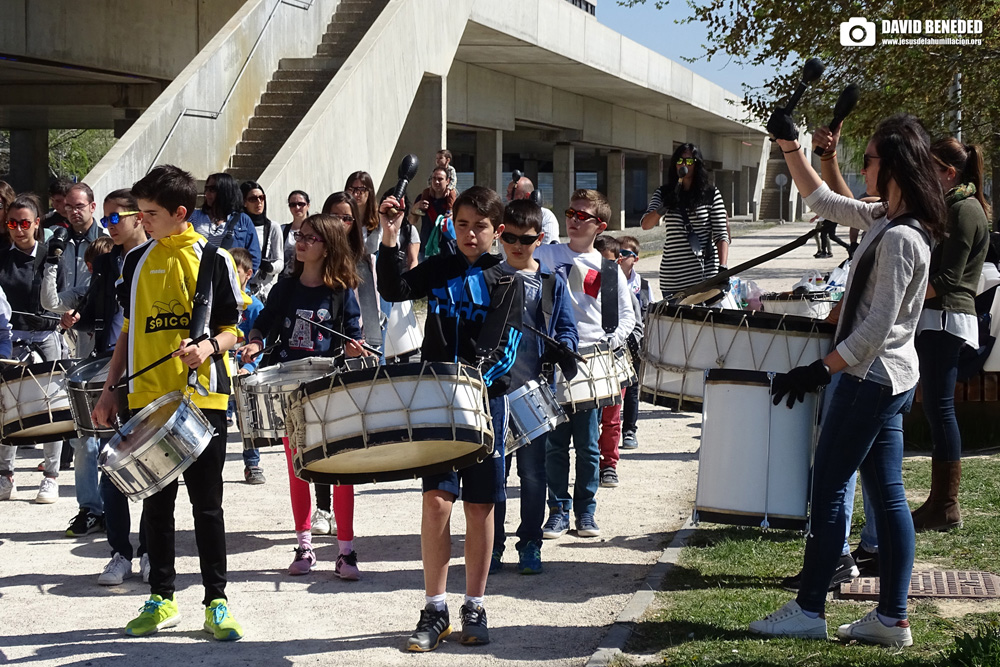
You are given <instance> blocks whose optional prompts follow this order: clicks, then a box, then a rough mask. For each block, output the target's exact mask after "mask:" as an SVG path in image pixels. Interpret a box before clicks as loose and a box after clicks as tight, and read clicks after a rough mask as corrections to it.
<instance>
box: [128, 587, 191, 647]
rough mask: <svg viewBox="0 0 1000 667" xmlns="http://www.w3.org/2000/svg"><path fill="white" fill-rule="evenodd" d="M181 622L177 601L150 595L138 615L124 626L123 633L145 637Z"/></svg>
mask: <svg viewBox="0 0 1000 667" xmlns="http://www.w3.org/2000/svg"><path fill="white" fill-rule="evenodd" d="M180 622H181V614H180V612H179V611H177V603H176V602H174V601H173V600H164V599H163V598H161V597H160V596H159V595H151V596H150V597H149V599H148V600H146V604H144V605H142V609H140V610H139V615H138V616H136V617H135V618H133V619H132V620H131V621H129V624H128V625H126V626H125V634H127V635H129V636H131V637H145V636H146V635H151V634H153V633H155V632H156V631H157V630H162V629H163V628H172V627H174V626H175V625H177V624H178V623H180Z"/></svg>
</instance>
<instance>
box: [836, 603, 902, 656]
mask: <svg viewBox="0 0 1000 667" xmlns="http://www.w3.org/2000/svg"><path fill="white" fill-rule="evenodd" d="M837 636H838V637H840V638H841V639H846V640H848V641H849V640H851V639H856V640H858V641H859V642H868V643H870V644H882V645H883V646H893V647H895V648H903V647H904V646H913V634H912V633H911V632H910V622H909V621H908V620H906V619H905V618H904V619H902V620H900V621H897V622H896V625H894V626H892V627H891V628H889V627H886V625H885V624H884V623H883V622H882V621H880V620H879V618H878V610H876V609H872V610H871V611H870V612H868V613H867V614H866V615H865V617H864V618H862V619H860V620H857V621H854V622H853V623H847V624H846V625H842V626H840V627H839V628H837Z"/></svg>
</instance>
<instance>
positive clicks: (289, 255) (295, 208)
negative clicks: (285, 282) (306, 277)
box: [281, 190, 309, 277]
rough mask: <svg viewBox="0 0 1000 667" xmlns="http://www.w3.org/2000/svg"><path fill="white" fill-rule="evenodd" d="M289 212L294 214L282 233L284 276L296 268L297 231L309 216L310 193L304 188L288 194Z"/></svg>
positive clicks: (283, 227) (282, 274) (290, 273)
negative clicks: (304, 190) (283, 240)
mask: <svg viewBox="0 0 1000 667" xmlns="http://www.w3.org/2000/svg"><path fill="white" fill-rule="evenodd" d="M288 212H289V213H291V214H292V221H291V222H289V223H288V224H286V225H282V227H281V234H282V236H284V239H285V267H284V269H283V270H282V271H281V276H282V277H288V276H290V275H292V271H293V270H295V232H297V231H299V229H300V228H301V227H302V223H303V222H305V221H306V218H308V217H309V195H308V194H306V193H305V192H303V191H302V190H292V192H291V194H289V195H288Z"/></svg>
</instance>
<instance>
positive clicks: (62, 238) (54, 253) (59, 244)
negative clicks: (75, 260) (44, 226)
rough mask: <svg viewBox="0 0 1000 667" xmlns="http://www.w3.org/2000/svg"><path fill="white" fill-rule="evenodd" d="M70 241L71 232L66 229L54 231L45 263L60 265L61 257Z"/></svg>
mask: <svg viewBox="0 0 1000 667" xmlns="http://www.w3.org/2000/svg"><path fill="white" fill-rule="evenodd" d="M67 240H69V230H68V229H66V228H65V227H56V228H54V229H53V230H52V238H50V239H49V251H48V254H47V255H46V256H45V261H46V262H48V263H49V264H58V263H59V257H60V256H61V255H62V254H63V252H64V251H65V250H66V241H67Z"/></svg>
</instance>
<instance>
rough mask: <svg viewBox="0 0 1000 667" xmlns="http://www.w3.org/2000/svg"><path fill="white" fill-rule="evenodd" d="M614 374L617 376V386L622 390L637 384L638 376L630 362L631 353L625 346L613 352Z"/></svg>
mask: <svg viewBox="0 0 1000 667" xmlns="http://www.w3.org/2000/svg"><path fill="white" fill-rule="evenodd" d="M615 372H616V373H617V374H618V384H620V385H621V388H622V389H627V388H629V387H631V386H633V385H635V384H636V383H638V382H639V374H638V373H636V372H635V364H634V363H633V362H632V353H631V352H630V351H629V349H628V346H626V345H622V346H621V347H620V348H618V349H617V350H615Z"/></svg>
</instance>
